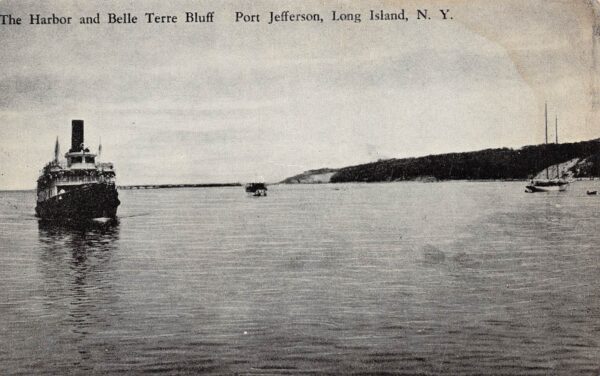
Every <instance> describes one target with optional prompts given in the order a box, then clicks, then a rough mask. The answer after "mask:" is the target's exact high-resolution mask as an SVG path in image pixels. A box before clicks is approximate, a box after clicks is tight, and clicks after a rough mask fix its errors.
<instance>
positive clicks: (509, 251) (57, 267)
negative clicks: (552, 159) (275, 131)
mask: <svg viewBox="0 0 600 376" xmlns="http://www.w3.org/2000/svg"><path fill="white" fill-rule="evenodd" d="M599 185H600V182H597V181H596V182H577V183H576V184H573V186H572V187H571V191H570V192H568V193H554V194H525V193H524V192H523V188H524V183H468V182H453V183H432V184H422V183H397V184H369V185H367V184H347V185H345V184H341V185H318V186H273V187H271V188H270V190H269V196H268V197H266V198H252V197H246V196H245V193H244V192H243V189H242V188H239V187H238V188H213V189H165V190H145V191H144V190H141V191H121V192H120V198H121V201H122V206H121V207H120V209H119V217H120V219H119V221H118V223H117V224H115V225H110V226H93V227H85V228H72V227H71V228H67V227H56V226H50V225H42V224H39V223H38V221H37V220H36V219H35V218H34V216H33V207H34V201H35V194H34V193H33V192H0V369H2V373H5V372H6V373H8V374H44V373H47V374H106V373H127V374H132V373H133V374H135V373H168V374H181V373H190V374H197V373H213V374H231V373H241V374H295V373H319V374H323V373H330V374H339V373H341V374H349V373H356V374H369V373H371V374H375V373H390V374H423V375H435V374H472V375H478V374H508V375H516V374H532V375H534V374H540V375H548V374H550V375H552V374H560V375H575V374H582V375H596V374H598V372H599V367H600V247H599V244H600V231H599V230H600V226H599V223H600V211H599V209H600V196H587V195H586V194H585V191H586V189H598V186H599Z"/></svg>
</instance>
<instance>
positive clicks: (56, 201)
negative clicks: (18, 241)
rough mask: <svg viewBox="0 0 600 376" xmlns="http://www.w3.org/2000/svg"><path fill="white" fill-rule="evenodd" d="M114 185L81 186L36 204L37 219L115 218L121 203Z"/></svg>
mask: <svg viewBox="0 0 600 376" xmlns="http://www.w3.org/2000/svg"><path fill="white" fill-rule="evenodd" d="M118 196H119V194H118V192H117V189H116V187H115V185H114V184H105V183H96V184H87V185H83V186H81V187H80V188H75V189H72V190H70V191H68V192H66V193H62V194H59V195H57V196H54V197H52V198H49V199H47V200H45V201H41V202H38V203H37V206H36V208H35V213H36V216H37V217H40V218H42V219H47V220H62V221H68V220H72V219H94V218H116V216H117V208H118V206H119V204H120V203H121V202H120V201H119V198H118Z"/></svg>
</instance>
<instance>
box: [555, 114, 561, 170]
mask: <svg viewBox="0 0 600 376" xmlns="http://www.w3.org/2000/svg"><path fill="white" fill-rule="evenodd" d="M554 137H555V139H556V144H558V115H556V117H555V118H554ZM559 167H560V165H556V178H557V179H560V171H559V170H558V169H559Z"/></svg>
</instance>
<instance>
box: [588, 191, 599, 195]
mask: <svg viewBox="0 0 600 376" xmlns="http://www.w3.org/2000/svg"><path fill="white" fill-rule="evenodd" d="M586 193H587V194H588V195H590V196H593V195H597V194H598V191H587V192H586Z"/></svg>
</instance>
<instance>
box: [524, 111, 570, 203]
mask: <svg viewBox="0 0 600 376" xmlns="http://www.w3.org/2000/svg"><path fill="white" fill-rule="evenodd" d="M544 120H545V125H546V145H547V144H548V105H547V104H545V105H544ZM555 136H556V143H557V144H558V117H556V122H555ZM568 187H569V182H568V181H566V180H564V179H561V178H560V171H559V166H558V165H557V166H556V178H554V179H550V176H549V174H548V167H546V179H538V180H531V182H530V183H529V184H528V185H527V186H526V187H525V192H527V193H535V192H552V191H555V192H564V191H566V190H567V188H568Z"/></svg>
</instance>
